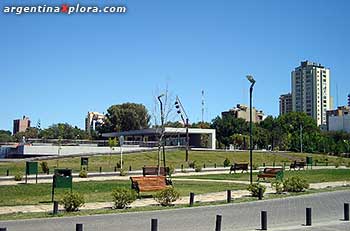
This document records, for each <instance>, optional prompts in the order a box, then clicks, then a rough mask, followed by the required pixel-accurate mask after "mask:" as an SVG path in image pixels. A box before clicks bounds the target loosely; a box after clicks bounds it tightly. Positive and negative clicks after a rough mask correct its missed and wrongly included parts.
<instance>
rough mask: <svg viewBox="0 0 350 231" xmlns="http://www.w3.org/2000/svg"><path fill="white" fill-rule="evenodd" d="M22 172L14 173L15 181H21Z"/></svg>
mask: <svg viewBox="0 0 350 231" xmlns="http://www.w3.org/2000/svg"><path fill="white" fill-rule="evenodd" d="M22 177H23V176H22V174H21V173H17V174H16V175H15V181H21V180H22Z"/></svg>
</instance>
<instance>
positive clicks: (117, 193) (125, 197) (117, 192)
mask: <svg viewBox="0 0 350 231" xmlns="http://www.w3.org/2000/svg"><path fill="white" fill-rule="evenodd" d="M112 197H113V202H114V207H115V208H117V209H123V208H125V207H126V206H128V205H130V204H131V203H132V202H134V201H135V200H136V198H137V194H136V192H135V191H134V190H131V189H126V188H117V189H114V190H113V191H112Z"/></svg>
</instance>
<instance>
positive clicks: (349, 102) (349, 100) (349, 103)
mask: <svg viewBox="0 0 350 231" xmlns="http://www.w3.org/2000/svg"><path fill="white" fill-rule="evenodd" d="M348 106H349V107H350V94H349V95H348Z"/></svg>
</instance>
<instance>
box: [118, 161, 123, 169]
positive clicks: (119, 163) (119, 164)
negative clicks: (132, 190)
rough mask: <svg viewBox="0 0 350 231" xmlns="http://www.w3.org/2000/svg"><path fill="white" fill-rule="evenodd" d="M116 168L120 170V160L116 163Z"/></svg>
mask: <svg viewBox="0 0 350 231" xmlns="http://www.w3.org/2000/svg"><path fill="white" fill-rule="evenodd" d="M123 165H124V161H123ZM116 167H117V168H121V167H122V165H121V162H120V160H119V161H118V162H117V166H116Z"/></svg>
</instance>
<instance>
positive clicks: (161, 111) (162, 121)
mask: <svg viewBox="0 0 350 231" xmlns="http://www.w3.org/2000/svg"><path fill="white" fill-rule="evenodd" d="M163 96H164V94H161V95H160V96H158V100H159V104H160V120H161V125H162V134H161V140H160V141H161V142H162V146H163V166H164V171H165V168H166V165H165V146H164V141H163V139H164V132H165V131H164V111H163V102H162V99H161V98H162V97H163ZM159 171H160V169H159V166H158V172H159Z"/></svg>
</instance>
